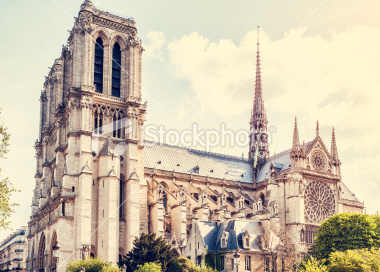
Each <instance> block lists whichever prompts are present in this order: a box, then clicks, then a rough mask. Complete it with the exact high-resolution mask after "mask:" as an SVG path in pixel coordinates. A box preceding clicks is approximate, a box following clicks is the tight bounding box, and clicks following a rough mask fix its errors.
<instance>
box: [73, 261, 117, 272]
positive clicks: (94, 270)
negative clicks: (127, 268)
mask: <svg viewBox="0 0 380 272" xmlns="http://www.w3.org/2000/svg"><path fill="white" fill-rule="evenodd" d="M82 267H83V268H84V269H85V271H86V272H99V271H101V272H121V269H120V268H119V267H114V266H112V265H111V263H109V262H107V261H104V260H102V259H100V258H89V259H86V260H76V261H71V262H69V263H68V264H67V266H66V271H68V272H80V271H81V268H82Z"/></svg>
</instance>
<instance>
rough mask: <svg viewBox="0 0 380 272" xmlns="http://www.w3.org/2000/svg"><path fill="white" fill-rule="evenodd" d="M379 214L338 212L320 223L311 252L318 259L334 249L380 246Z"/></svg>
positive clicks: (324, 257) (325, 257)
mask: <svg viewBox="0 0 380 272" xmlns="http://www.w3.org/2000/svg"><path fill="white" fill-rule="evenodd" d="M379 228H380V216H375V215H364V214H358V213H340V214H337V215H334V216H332V217H330V218H328V219H327V220H326V221H324V222H323V223H322V224H321V227H320V229H319V230H318V232H317V234H316V238H315V241H314V245H313V246H312V247H311V253H312V255H314V256H315V257H317V259H318V260H322V259H328V258H329V256H330V254H331V253H333V252H335V251H346V250H349V249H361V248H371V247H379V246H380V230H379Z"/></svg>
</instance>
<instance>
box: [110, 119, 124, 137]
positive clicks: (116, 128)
mask: <svg viewBox="0 0 380 272" xmlns="http://www.w3.org/2000/svg"><path fill="white" fill-rule="evenodd" d="M112 125H113V130H112V136H113V137H115V138H116V137H117V138H121V136H122V135H121V115H120V114H116V113H115V114H114V115H113V117H112Z"/></svg>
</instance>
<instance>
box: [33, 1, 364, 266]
mask: <svg viewBox="0 0 380 272" xmlns="http://www.w3.org/2000/svg"><path fill="white" fill-rule="evenodd" d="M257 45H258V49H257V67H256V83H255V87H254V93H255V98H254V101H253V110H252V115H251V116H250V119H249V118H248V116H247V120H248V119H249V120H250V121H249V125H250V144H249V147H248V150H247V152H248V159H244V158H239V157H233V156H229V155H222V154H216V153H211V152H204V151H199V150H194V149H189V148H183V147H179V146H171V145H165V144H161V143H152V142H147V141H144V139H143V125H144V121H145V114H146V111H147V104H146V103H144V102H143V100H142V96H141V71H142V70H141V69H142V67H141V60H142V53H143V47H142V43H141V40H140V39H139V38H138V36H137V29H136V25H135V21H134V20H133V19H131V18H122V17H120V16H116V15H114V14H111V13H109V12H105V11H102V10H100V9H97V8H96V7H95V6H94V5H93V3H92V2H91V1H90V0H86V1H84V3H83V4H82V5H81V8H80V11H79V14H78V17H77V18H75V24H74V27H73V28H72V30H71V31H70V36H69V38H68V42H67V45H66V46H63V48H62V53H61V55H60V57H59V58H57V59H56V60H55V61H54V65H53V66H52V68H51V70H50V72H49V74H48V76H47V77H46V80H45V82H44V86H43V91H42V92H41V97H40V105H41V108H40V112H41V117H40V131H39V135H38V139H37V141H36V143H35V150H36V174H35V189H34V193H33V199H32V204H31V217H30V220H29V223H28V229H27V233H26V235H27V239H28V258H27V270H28V271H30V272H31V271H40V272H45V271H56V270H57V271H65V270H66V265H67V263H68V262H69V261H71V260H76V259H84V258H87V257H90V256H91V257H97V256H98V257H101V258H102V259H105V260H108V261H109V262H111V263H113V264H116V263H117V262H118V261H119V260H120V258H121V256H123V255H125V254H126V253H127V252H128V251H130V250H131V248H132V247H133V240H134V239H135V238H136V237H139V236H140V234H141V233H152V232H154V233H156V234H157V236H162V237H164V238H165V239H167V241H168V242H169V243H171V244H172V246H173V248H174V250H176V252H177V253H178V255H180V256H184V257H188V258H190V259H191V260H192V261H194V263H195V264H196V265H200V266H204V265H205V263H208V264H212V266H214V267H215V268H216V269H217V270H219V271H285V268H286V266H287V265H288V264H289V263H291V262H293V261H290V260H289V258H290V257H292V258H293V260H299V259H300V258H301V257H302V256H304V255H303V254H305V252H306V250H307V248H308V247H309V246H310V245H311V244H312V243H313V239H314V234H315V232H316V230H317V229H318V226H319V223H320V222H321V221H323V220H325V219H326V218H328V217H329V216H331V215H334V214H336V213H340V212H358V213H362V212H363V210H364V203H363V202H360V201H359V199H357V197H356V196H355V195H354V194H353V193H352V192H351V191H350V190H349V189H348V188H347V186H346V185H345V184H344V183H343V182H342V179H341V171H340V165H341V162H340V160H339V156H338V149H337V143H336V140H335V135H334V130H332V136H331V137H332V138H331V148H327V146H326V145H325V144H324V141H323V140H322V138H321V136H320V135H319V127H318V123H317V127H316V135H315V138H314V139H313V140H312V141H310V142H306V143H305V142H302V143H301V141H300V139H299V135H298V128H297V121H296V120H295V123H294V132H293V142H292V143H289V146H291V148H290V149H287V150H285V151H283V152H281V153H278V154H276V155H270V152H269V147H268V131H267V128H268V120H267V116H266V110H265V107H264V100H263V89H262V85H261V70H260V54H259V43H258V44H257ZM147 80H149V79H147ZM252 89H253V88H252ZM291 125H293V124H291ZM120 150H122V151H120ZM57 251H59V252H58V253H59V255H57Z"/></svg>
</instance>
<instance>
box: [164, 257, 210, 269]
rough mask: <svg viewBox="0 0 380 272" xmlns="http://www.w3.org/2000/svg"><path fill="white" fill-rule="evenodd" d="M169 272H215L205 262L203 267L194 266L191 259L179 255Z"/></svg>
mask: <svg viewBox="0 0 380 272" xmlns="http://www.w3.org/2000/svg"><path fill="white" fill-rule="evenodd" d="M169 272H217V270H214V269H213V268H211V267H210V266H208V265H207V264H206V266H205V267H199V266H196V265H195V264H194V263H193V262H192V261H191V260H189V259H188V258H185V257H179V258H178V259H177V261H176V262H175V263H173V265H172V266H171V267H170V269H169Z"/></svg>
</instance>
